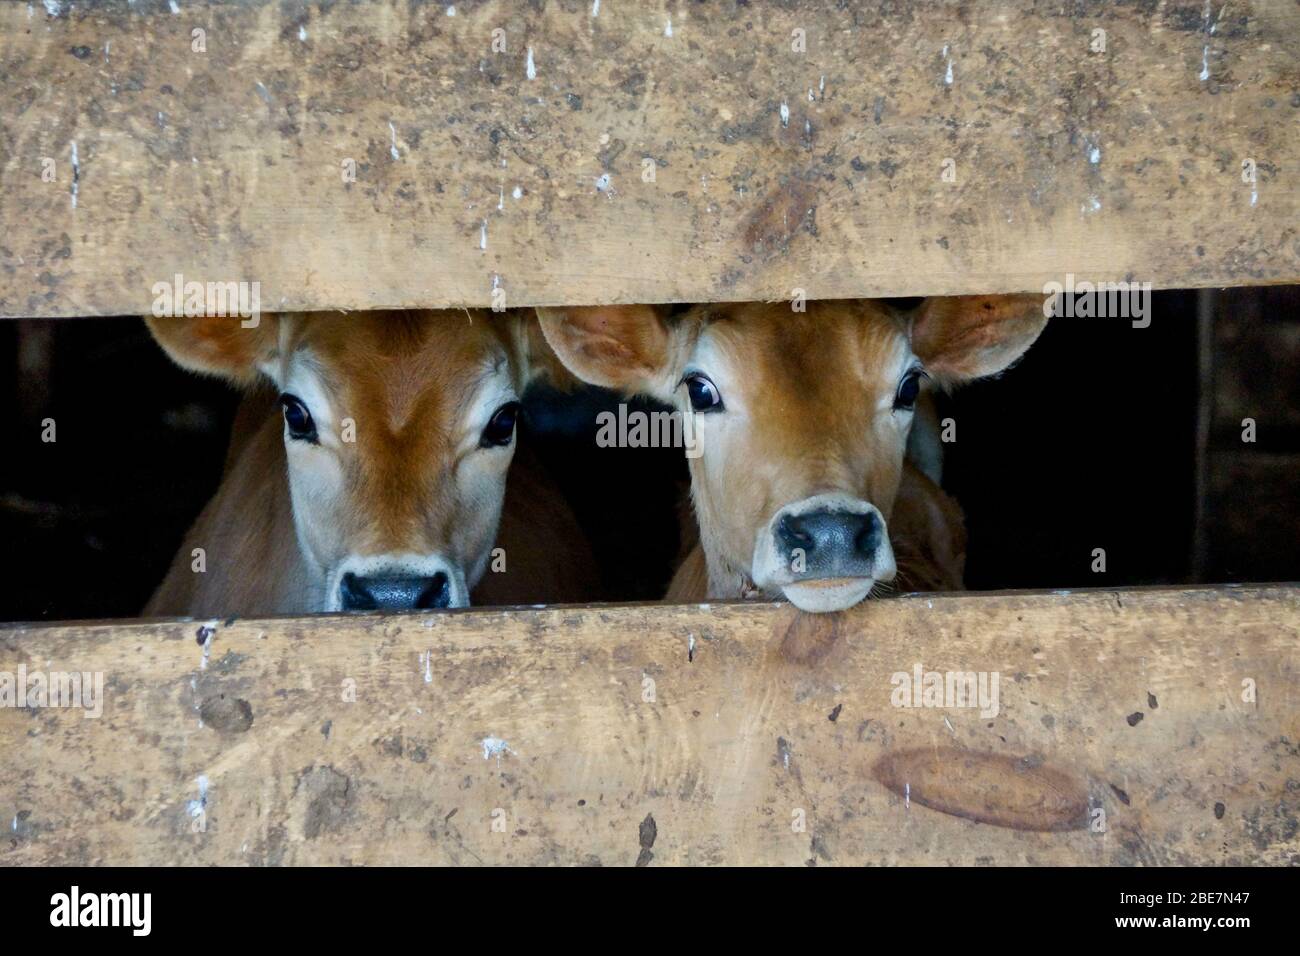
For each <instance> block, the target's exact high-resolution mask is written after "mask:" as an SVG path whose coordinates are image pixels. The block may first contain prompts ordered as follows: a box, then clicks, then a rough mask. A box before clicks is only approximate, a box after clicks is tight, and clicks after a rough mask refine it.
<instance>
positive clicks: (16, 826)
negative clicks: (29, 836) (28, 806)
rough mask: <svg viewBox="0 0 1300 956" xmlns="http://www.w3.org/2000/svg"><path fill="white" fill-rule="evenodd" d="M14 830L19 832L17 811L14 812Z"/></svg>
mask: <svg viewBox="0 0 1300 956" xmlns="http://www.w3.org/2000/svg"><path fill="white" fill-rule="evenodd" d="M13 830H14V833H17V832H18V814H16V813H15V814H14V827H13Z"/></svg>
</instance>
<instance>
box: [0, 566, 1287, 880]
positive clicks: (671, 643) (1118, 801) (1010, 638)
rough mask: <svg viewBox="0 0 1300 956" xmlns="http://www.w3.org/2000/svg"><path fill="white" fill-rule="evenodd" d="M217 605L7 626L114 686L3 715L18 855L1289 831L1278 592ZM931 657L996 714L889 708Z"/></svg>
mask: <svg viewBox="0 0 1300 956" xmlns="http://www.w3.org/2000/svg"><path fill="white" fill-rule="evenodd" d="M199 626H200V625H199V624H198V623H195V622H189V623H179V622H162V623H123V624H102V625H66V626H65V625H58V626H41V627H37V626H29V627H22V626H20V627H9V628H6V629H4V630H0V667H2V668H3V670H5V671H9V672H12V673H16V668H17V667H18V666H20V665H23V666H25V667H26V668H28V669H29V671H36V670H40V671H43V672H48V671H52V670H65V671H71V670H79V671H91V672H95V671H98V672H102V673H103V674H104V679H105V684H104V687H105V694H104V704H103V710H102V716H100V717H99V718H98V719H92V718H87V717H86V716H84V714H83V713H81V712H79V711H76V710H70V709H52V708H44V709H42V708H32V707H28V708H26V709H4V710H0V754H3V755H4V768H5V773H3V774H0V813H2V814H3V815H4V820H5V822H6V824H8V823H9V821H10V820H11V819H12V821H13V822H12V825H10V826H9V832H8V833H6V838H5V839H4V840H3V841H0V863H8V864H34V863H139V864H144V863H149V864H159V863H168V864H172V863H193V864H197V863H205V864H206V863H226V864H240V863H247V864H270V863H298V864H307V863H460V864H477V863H530V864H584V863H603V864H625V865H630V864H633V863H637V862H640V863H642V864H645V863H652V864H656V865H658V864H664V863H692V864H701V863H762V864H769V863H771V864H775V863H785V864H798V865H802V864H805V863H810V864H811V863H816V864H824V863H833V864H862V863H935V864H939V863H945V864H946V863H964V864H971V863H1029V864H1070V865H1077V864H1166V863H1170V864H1205V863H1246V864H1263V863H1287V862H1291V863H1294V862H1296V860H1297V858H1298V854H1300V825H1298V818H1297V814H1298V813H1300V806H1298V805H1297V796H1296V793H1295V787H1294V784H1295V780H1296V779H1297V777H1300V754H1298V752H1297V749H1296V741H1297V740H1300V682H1298V681H1297V677H1298V676H1300V590H1297V588H1296V587H1294V586H1266V587H1265V586H1261V587H1242V588H1217V589H1204V590H1138V591H1120V592H1111V591H1089V592H1077V593H1074V594H1067V593H1051V594H1047V593H1037V594H1013V593H1007V594H986V595H950V596H942V595H930V596H926V595H918V596H909V597H903V598H899V599H897V600H889V601H879V602H870V603H868V604H866V605H864V606H860V607H859V608H858V609H856V610H854V611H852V612H849V613H846V614H844V615H841V616H808V615H801V614H799V613H797V612H795V611H794V610H793V609H792V608H791V607H789V606H788V605H771V604H727V605H715V606H712V607H697V606H684V607H667V606H664V607H645V606H641V607H589V608H552V609H539V610H513V611H506V612H497V611H466V612H454V613H442V614H433V615H430V614H424V615H406V616H394V617H351V618H350V617H321V618H313V619H308V620H287V619H286V620H267V621H234V622H230V623H221V622H210V623H209V625H207V626H210V627H211V628H212V629H213V630H212V635H211V638H210V643H209V644H208V647H207V651H206V653H205V651H204V650H203V649H202V648H201V647H200V646H198V644H197V643H196V628H198V627H199ZM918 664H919V665H922V666H923V669H924V670H927V671H930V670H932V671H949V670H954V671H956V670H960V671H975V672H979V671H983V672H987V673H989V674H990V683H988V684H987V685H986V687H987V688H988V689H990V691H991V688H992V686H993V685H992V683H991V674H992V673H993V672H996V673H998V674H999V675H1000V681H999V688H1000V689H999V692H998V707H997V714H996V716H982V715H981V714H980V713H979V712H977V711H976V710H973V709H970V708H964V707H957V706H951V707H920V708H905V707H898V706H895V703H897V702H898V701H892V700H891V696H892V695H893V694H894V693H895V689H896V688H895V685H894V684H893V683H891V677H892V676H893V675H894V674H895V673H896V672H903V673H905V674H910V673H911V672H912V671H913V668H914V666H915V665H918ZM1244 688H1253V691H1254V693H1253V695H1250V694H1245V695H1244V694H1243V689H1244ZM349 689H352V690H354V691H355V693H354V694H353V695H351V696H353V697H354V698H355V699H354V700H352V701H349V700H348V699H347V698H348V697H349ZM950 703H955V702H951V701H950ZM200 780H201V781H202V783H200ZM201 791H202V795H201ZM1099 813H1101V814H1104V815H1098V814H1099ZM494 823H495V824H499V825H498V826H497V827H495V828H494ZM1098 824H1102V826H1101V828H1100V829H1095V828H1094V827H1096V826H1097V825H1098Z"/></svg>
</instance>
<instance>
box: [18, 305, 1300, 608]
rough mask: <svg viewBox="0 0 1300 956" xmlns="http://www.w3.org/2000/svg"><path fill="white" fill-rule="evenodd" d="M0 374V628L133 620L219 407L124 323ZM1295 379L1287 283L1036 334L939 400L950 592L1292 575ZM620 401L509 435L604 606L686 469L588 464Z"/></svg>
mask: <svg viewBox="0 0 1300 956" xmlns="http://www.w3.org/2000/svg"><path fill="white" fill-rule="evenodd" d="M0 363H3V367H4V368H5V369H6V370H7V372H6V374H5V377H4V385H3V392H2V393H0V403H2V405H0V429H3V431H0V441H3V445H4V447H5V449H6V451H7V454H6V455H5V456H4V457H3V459H2V461H0V536H2V537H3V540H4V542H5V547H4V549H3V556H2V557H0V574H3V580H4V581H5V586H4V588H3V589H0V618H2V619H6V620H40V619H93V618H105V617H126V616H132V615H135V614H138V613H139V611H140V608H141V607H142V606H143V604H144V602H145V601H146V600H147V598H148V597H149V594H150V593H151V591H152V589H153V588H154V586H155V585H156V584H157V583H158V582H159V581H160V580H161V578H162V575H163V572H164V571H165V569H166V567H167V565H168V563H169V562H170V560H171V557H172V555H173V553H174V552H175V550H176V548H177V547H178V545H179V543H180V541H181V538H182V535H183V534H184V532H185V530H186V529H187V527H188V526H189V524H190V522H191V521H193V519H194V517H195V516H196V515H197V514H198V511H199V510H200V508H201V507H202V506H203V504H204V502H205V501H206V500H207V498H208V497H209V496H210V495H211V494H212V493H213V491H214V490H215V488H216V486H217V483H218V480H219V478H220V472H221V466H222V459H223V456H224V454H225V449H226V442H227V438H228V433H229V428H230V424H231V421H232V418H233V415H234V410H235V406H236V404H237V395H236V393H235V392H234V391H232V390H231V389H230V388H228V387H227V386H225V385H224V384H222V383H220V382H217V381H214V380H205V379H203V378H200V377H198V376H195V375H191V374H188V373H186V372H183V371H181V370H180V369H178V368H176V367H175V366H174V365H172V363H171V362H170V361H169V360H168V359H167V358H166V357H165V356H164V355H163V353H162V351H161V350H160V349H159V348H158V347H157V346H156V345H155V344H154V342H153V341H152V339H151V338H150V337H149V334H148V332H147V330H146V329H145V327H144V324H143V322H141V321H140V319H138V318H134V317H129V318H119V319H112V320H102V319H98V320H94V321H88V320H81V321H79V320H19V321H14V322H3V323H0ZM1298 386H1300V290H1298V289H1297V288H1293V287H1277V288H1260V289H1238V290H1228V291H1222V292H1211V293H1202V294H1198V293H1196V292H1177V291H1174V292H1157V293H1155V300H1154V306H1153V321H1152V322H1151V325H1150V327H1149V328H1145V329H1137V328H1133V327H1132V326H1131V324H1130V323H1129V322H1128V321H1126V320H1120V319H1066V318H1058V319H1055V320H1053V321H1052V322H1051V323H1050V324H1049V326H1048V328H1047V330H1046V332H1045V333H1044V334H1043V336H1042V338H1041V339H1040V341H1039V342H1038V343H1037V344H1036V345H1035V346H1034V348H1033V349H1032V350H1031V351H1030V352H1029V354H1028V356H1027V357H1026V358H1025V359H1024V361H1022V362H1021V363H1020V364H1019V365H1018V366H1016V367H1015V368H1013V369H1011V370H1010V371H1009V372H1007V373H1006V374H1004V375H1003V376H1001V377H1000V378H999V379H997V380H992V381H985V382H980V383H976V384H974V385H972V386H968V387H966V388H964V389H962V390H960V391H959V392H957V393H956V394H953V395H951V396H944V397H943V398H942V399H941V414H942V415H943V416H944V417H951V418H953V419H954V421H955V422H956V423H957V425H956V428H957V440H956V441H955V442H954V443H952V444H949V445H948V446H947V448H946V452H947V459H946V465H945V468H946V472H945V479H944V485H945V487H946V489H947V490H948V491H949V492H950V493H951V494H952V495H953V496H954V497H956V498H957V500H958V501H959V502H960V503H961V505H962V507H963V508H964V509H965V512H966V521H967V530H968V534H969V548H968V554H967V569H966V580H967V585H968V587H970V588H972V589H979V590H985V589H1013V588H1076V587H1108V586H1126V585H1147V584H1180V583H1193V582H1228V581H1267V580H1293V579H1295V578H1297V577H1300V558H1298V557H1297V553H1296V548H1295V543H1296V540H1297V537H1298V535H1297V531H1298V530H1300V467H1297V466H1298V465H1300V401H1297V399H1298V398H1300V396H1298V395H1297V388H1298ZM615 402H616V399H615V398H614V397H613V396H612V395H611V394H609V393H604V392H601V391H599V390H595V389H590V390H587V391H586V392H583V393H579V394H577V395H573V396H568V397H565V396H561V395H558V394H556V393H551V392H547V391H545V390H534V392H533V393H532V394H530V395H529V396H528V401H527V408H528V415H527V418H526V420H525V425H524V432H525V434H524V436H523V439H522V440H523V441H526V442H532V443H533V444H534V447H537V448H539V449H540V450H541V452H542V455H543V457H544V459H545V461H546V462H547V465H548V467H549V468H550V469H551V470H552V471H553V472H554V474H555V475H556V476H557V477H558V478H559V480H560V482H561V484H562V486H563V488H564V490H565V492H566V495H567V496H568V498H569V499H570V502H571V503H572V505H573V506H574V508H575V510H576V511H577V513H578V516H579V519H580V521H581V522H582V525H583V528H584V530H585V531H586V532H587V535H588V537H589V538H590V540H591V541H592V543H593V547H594V549H595V552H596V556H597V559H598V561H599V564H600V568H601V573H602V580H603V588H604V597H605V599H607V600H611V601H632V600H654V599H656V598H657V597H659V596H660V595H661V594H662V592H663V589H664V587H665V585H666V582H667V580H668V578H669V576H670V574H671V570H672V566H673V562H674V560H675V558H676V557H677V555H678V552H679V545H680V534H679V524H680V522H679V514H680V513H681V512H680V506H681V503H682V501H683V497H682V496H683V495H684V494H685V489H686V487H687V481H686V477H687V476H686V468H685V462H684V459H683V458H682V456H681V452H680V451H679V450H676V449H629V448H624V449H603V448H597V447H596V444H595V425H594V420H595V414H596V412H597V411H598V410H600V409H601V408H605V407H612V406H613V405H614V403H615ZM1244 418H1253V419H1254V420H1255V422H1256V436H1255V437H1256V440H1255V441H1254V442H1253V443H1250V442H1244V441H1243V440H1242V419H1244ZM46 419H53V420H54V422H55V428H56V441H54V442H44V441H42V430H43V424H42V423H43V421H44V420H46ZM1095 548H1103V549H1104V550H1105V552H1106V571H1105V573H1104V574H1100V573H1095V572H1094V571H1093V570H1092V564H1093V550H1094V549H1095Z"/></svg>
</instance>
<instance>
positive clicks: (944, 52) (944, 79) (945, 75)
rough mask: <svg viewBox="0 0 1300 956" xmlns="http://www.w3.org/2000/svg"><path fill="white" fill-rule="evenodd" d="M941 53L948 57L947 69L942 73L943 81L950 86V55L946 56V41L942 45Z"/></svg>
mask: <svg viewBox="0 0 1300 956" xmlns="http://www.w3.org/2000/svg"><path fill="white" fill-rule="evenodd" d="M943 55H944V56H946V57H948V70H947V72H946V73H944V75H943V82H944V83H946V84H947V85H948V86H952V57H951V56H948V45H947V44H946V43H945V44H944V47H943Z"/></svg>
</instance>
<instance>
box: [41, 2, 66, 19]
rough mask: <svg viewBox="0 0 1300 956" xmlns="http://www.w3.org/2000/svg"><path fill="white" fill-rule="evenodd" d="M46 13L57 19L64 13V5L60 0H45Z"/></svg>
mask: <svg viewBox="0 0 1300 956" xmlns="http://www.w3.org/2000/svg"><path fill="white" fill-rule="evenodd" d="M44 3H45V12H46V13H48V14H49V15H50V16H52V17H57V16H58V15H59V14H60V13H62V12H63V4H62V3H61V2H60V0H44Z"/></svg>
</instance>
